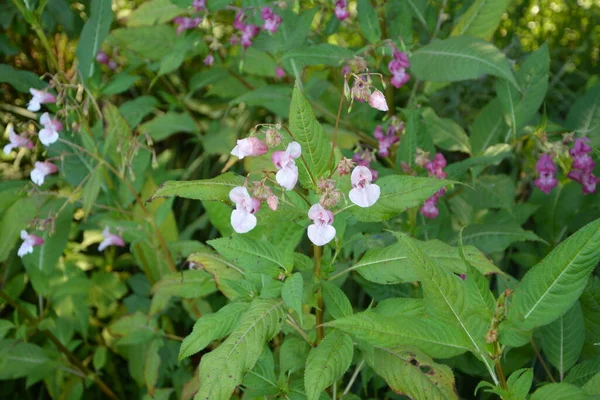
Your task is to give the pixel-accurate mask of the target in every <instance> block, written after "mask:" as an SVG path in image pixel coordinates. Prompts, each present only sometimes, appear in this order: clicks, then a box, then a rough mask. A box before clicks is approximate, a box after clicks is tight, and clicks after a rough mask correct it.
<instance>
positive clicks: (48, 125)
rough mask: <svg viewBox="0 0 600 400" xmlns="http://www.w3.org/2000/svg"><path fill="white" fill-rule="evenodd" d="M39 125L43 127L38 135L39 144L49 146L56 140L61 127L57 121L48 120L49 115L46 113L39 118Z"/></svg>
mask: <svg viewBox="0 0 600 400" xmlns="http://www.w3.org/2000/svg"><path fill="white" fill-rule="evenodd" d="M40 123H41V124H42V125H44V128H43V129H41V130H40V133H38V137H39V138H40V142H42V144H43V145H44V146H50V145H51V144H52V143H54V142H56V141H57V140H58V132H59V131H61V130H62V128H63V125H62V124H61V123H60V121H59V120H57V119H52V118H50V114H48V113H47V112H46V113H43V114H42V116H41V117H40Z"/></svg>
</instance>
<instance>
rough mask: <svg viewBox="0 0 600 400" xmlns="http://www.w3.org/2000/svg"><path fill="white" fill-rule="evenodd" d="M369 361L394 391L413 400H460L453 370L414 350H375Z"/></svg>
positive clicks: (370, 352)
mask: <svg viewBox="0 0 600 400" xmlns="http://www.w3.org/2000/svg"><path fill="white" fill-rule="evenodd" d="M366 355H367V357H366V360H367V362H368V363H369V365H370V366H371V368H373V370H374V371H375V373H377V375H379V376H381V377H382V378H383V379H384V380H385V381H386V382H387V384H388V385H389V386H390V388H391V389H392V390H393V391H394V392H396V393H398V394H401V395H404V396H407V397H409V398H411V399H413V400H451V399H457V400H458V395H457V394H456V388H455V383H454V375H453V374H452V370H451V369H450V368H449V367H448V366H446V365H443V364H436V363H435V362H433V360H432V359H431V358H429V357H428V356H427V355H425V354H423V353H421V352H419V351H416V350H414V349H411V348H410V347H393V348H381V347H375V348H374V349H372V351H367V352H366Z"/></svg>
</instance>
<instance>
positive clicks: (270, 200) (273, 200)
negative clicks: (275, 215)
mask: <svg viewBox="0 0 600 400" xmlns="http://www.w3.org/2000/svg"><path fill="white" fill-rule="evenodd" d="M267 204H268V205H269V208H270V209H271V210H273V211H276V210H277V207H278V206H279V199H278V198H277V196H275V195H273V194H272V195H270V196H269V197H267Z"/></svg>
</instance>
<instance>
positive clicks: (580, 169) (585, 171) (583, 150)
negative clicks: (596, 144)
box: [567, 138, 600, 194]
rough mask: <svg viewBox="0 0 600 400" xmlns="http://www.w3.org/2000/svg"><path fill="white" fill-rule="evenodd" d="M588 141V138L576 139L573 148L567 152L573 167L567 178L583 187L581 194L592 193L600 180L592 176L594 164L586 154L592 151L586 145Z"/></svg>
mask: <svg viewBox="0 0 600 400" xmlns="http://www.w3.org/2000/svg"><path fill="white" fill-rule="evenodd" d="M589 141H590V140H589V139H588V138H577V139H575V144H574V145H573V148H571V150H569V155H570V156H571V158H572V159H573V165H572V169H571V171H570V172H569V173H568V174H567V177H568V178H569V179H572V180H574V181H575V182H578V183H579V184H581V185H582V186H583V194H590V193H594V192H595V191H596V184H597V183H598V182H600V179H599V178H597V177H596V176H595V175H594V174H593V170H594V168H595V167H596V163H595V162H594V160H592V157H591V156H590V155H589V154H588V153H590V152H591V151H592V148H591V147H590V146H589V145H587V144H586V143H589Z"/></svg>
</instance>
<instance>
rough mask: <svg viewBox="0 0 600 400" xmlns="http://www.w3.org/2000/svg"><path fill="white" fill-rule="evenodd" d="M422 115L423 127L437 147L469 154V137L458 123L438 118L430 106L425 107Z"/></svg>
mask: <svg viewBox="0 0 600 400" xmlns="http://www.w3.org/2000/svg"><path fill="white" fill-rule="evenodd" d="M422 115H423V120H424V123H425V129H426V130H427V133H428V134H429V135H430V136H431V139H432V140H433V143H434V144H435V145H436V146H437V147H439V148H441V149H444V150H448V151H462V152H463V153H467V154H471V145H470V143H469V137H468V136H467V134H466V133H465V131H464V130H463V128H462V127H461V126H460V125H458V124H457V123H456V122H454V121H453V120H451V119H449V118H439V117H438V116H437V115H436V113H435V111H433V109H431V108H425V109H424V110H423V112H422Z"/></svg>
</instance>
